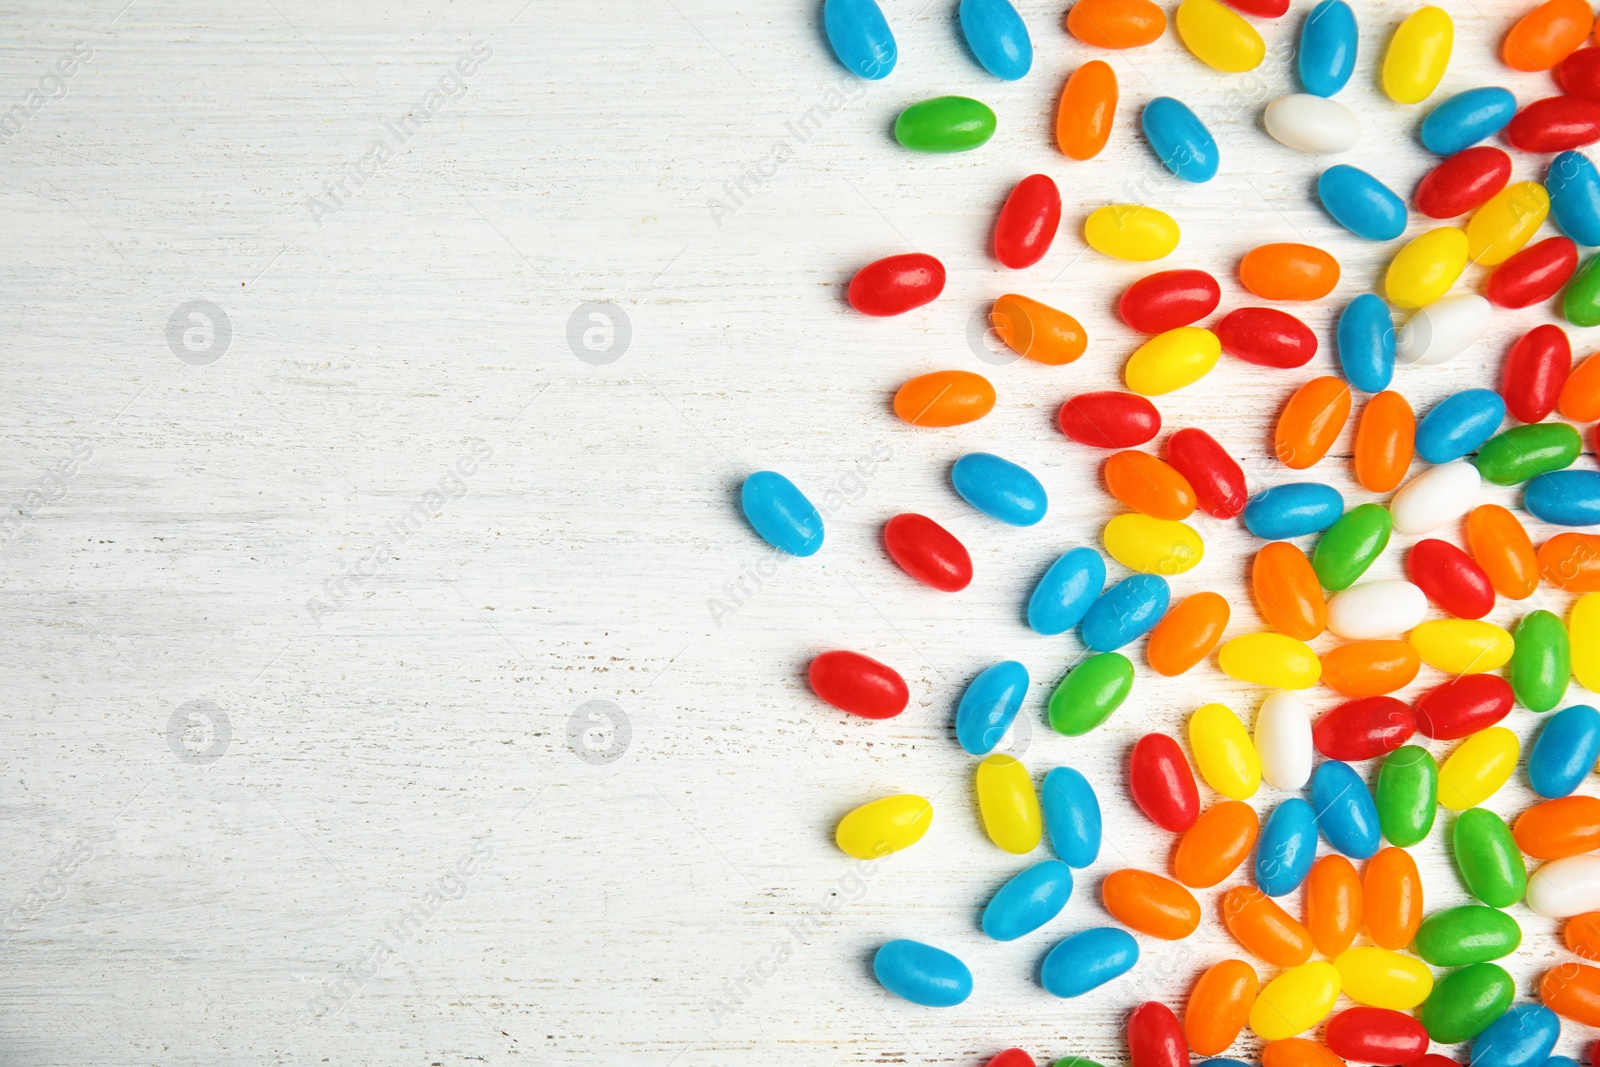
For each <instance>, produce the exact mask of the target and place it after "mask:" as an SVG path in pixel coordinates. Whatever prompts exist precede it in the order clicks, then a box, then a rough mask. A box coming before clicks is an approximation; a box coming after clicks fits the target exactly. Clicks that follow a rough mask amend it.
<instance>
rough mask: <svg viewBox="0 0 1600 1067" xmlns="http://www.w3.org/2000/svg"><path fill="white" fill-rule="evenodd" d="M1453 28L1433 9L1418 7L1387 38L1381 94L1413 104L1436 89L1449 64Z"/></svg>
mask: <svg viewBox="0 0 1600 1067" xmlns="http://www.w3.org/2000/svg"><path fill="white" fill-rule="evenodd" d="M1455 39H1456V26H1455V23H1454V22H1451V21H1450V16H1449V15H1448V14H1446V13H1445V12H1444V10H1443V9H1441V8H1437V7H1431V6H1430V7H1424V8H1419V9H1418V10H1416V11H1413V12H1412V13H1411V17H1410V18H1408V19H1406V20H1405V21H1404V22H1402V23H1401V24H1400V28H1399V29H1397V30H1395V31H1394V36H1393V37H1391V38H1389V51H1387V52H1386V53H1384V56H1383V91H1384V92H1385V93H1387V94H1389V99H1390V100H1393V101H1394V102H1395V103H1397V104H1415V103H1419V102H1421V101H1423V100H1426V99H1427V98H1428V94H1429V93H1431V92H1433V91H1434V90H1435V89H1437V88H1438V87H1439V79H1441V78H1443V77H1444V70H1445V68H1446V67H1448V66H1449V65H1450V49H1451V47H1452V46H1454V44H1455Z"/></svg>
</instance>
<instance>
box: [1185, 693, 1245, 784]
mask: <svg viewBox="0 0 1600 1067" xmlns="http://www.w3.org/2000/svg"><path fill="white" fill-rule="evenodd" d="M1189 748H1190V749H1191V750H1193V752H1194V762H1195V765H1196V766H1198V767H1199V768H1200V777H1202V778H1204V779H1205V780H1206V784H1207V785H1209V786H1210V787H1211V788H1212V789H1215V790H1216V791H1217V792H1219V793H1221V794H1222V795H1223V796H1225V797H1227V798H1228V799H1230V800H1249V799H1250V798H1251V797H1253V796H1255V795H1256V790H1257V789H1260V788H1261V757H1260V756H1259V755H1258V754H1257V753H1256V746H1255V743H1254V742H1252V741H1251V740H1250V734H1249V732H1248V731H1247V730H1245V728H1244V723H1242V722H1240V721H1239V716H1237V715H1235V714H1234V713H1233V709H1231V708H1229V707H1227V706H1226V705H1223V704H1207V705H1206V706H1205V707H1203V708H1201V709H1200V710H1199V711H1197V712H1195V713H1194V714H1193V715H1191V716H1189Z"/></svg>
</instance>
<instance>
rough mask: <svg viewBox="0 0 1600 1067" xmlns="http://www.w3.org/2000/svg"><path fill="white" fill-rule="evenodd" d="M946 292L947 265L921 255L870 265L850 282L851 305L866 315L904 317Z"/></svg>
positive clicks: (899, 257) (896, 258)
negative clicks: (908, 312)
mask: <svg viewBox="0 0 1600 1067" xmlns="http://www.w3.org/2000/svg"><path fill="white" fill-rule="evenodd" d="M942 292H944V264H943V263H940V262H939V261H938V260H937V259H934V258H933V257H932V256H926V255H923V254H922V253H920V252H908V253H906V254H905V255H903V256H888V257H886V258H884V259H880V260H877V261H876V262H874V263H868V264H867V265H866V266H865V267H862V268H861V269H860V270H859V271H857V272H856V276H855V277H854V278H852V279H850V293H849V296H850V306H851V307H853V308H855V309H856V310H857V311H859V312H861V313H862V314H863V315H878V316H886V315H903V314H905V313H906V312H907V311H910V310H911V309H912V308H919V307H921V306H922V305H924V304H927V303H929V302H931V301H933V300H935V299H936V298H937V297H938V296H939V294H940V293H942Z"/></svg>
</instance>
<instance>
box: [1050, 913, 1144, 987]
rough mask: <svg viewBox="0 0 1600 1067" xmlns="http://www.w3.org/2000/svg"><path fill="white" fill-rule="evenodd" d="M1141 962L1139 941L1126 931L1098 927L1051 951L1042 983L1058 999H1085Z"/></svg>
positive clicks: (1113, 927)
mask: <svg viewBox="0 0 1600 1067" xmlns="http://www.w3.org/2000/svg"><path fill="white" fill-rule="evenodd" d="M1138 962H1139V942H1137V941H1135V940H1134V939H1133V935H1132V934H1130V933H1128V931H1126V930H1122V929H1119V928H1117V927H1115V926H1097V927H1094V928H1093V929H1089V930H1080V931H1078V932H1077V933H1075V934H1073V935H1072V936H1071V937H1069V938H1067V939H1066V940H1065V941H1063V942H1061V944H1059V945H1057V946H1056V947H1055V948H1053V949H1051V950H1050V954H1049V955H1048V956H1046V957H1045V958H1044V963H1043V965H1041V966H1040V968H1039V984H1040V985H1042V986H1044V988H1045V991H1046V992H1047V993H1053V994H1055V995H1056V996H1058V997H1081V996H1082V995H1083V994H1085V993H1087V992H1089V990H1091V989H1096V988H1098V987H1100V986H1103V985H1105V984H1106V983H1107V982H1109V981H1111V980H1112V979H1113V978H1117V977H1120V976H1122V975H1124V974H1127V973H1128V972H1129V971H1130V970H1132V969H1133V965H1134V964H1135V963H1138Z"/></svg>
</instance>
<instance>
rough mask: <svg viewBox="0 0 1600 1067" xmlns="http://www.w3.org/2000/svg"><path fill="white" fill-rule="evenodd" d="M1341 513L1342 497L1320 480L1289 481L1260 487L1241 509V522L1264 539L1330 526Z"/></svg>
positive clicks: (1303, 533) (1271, 539)
mask: <svg viewBox="0 0 1600 1067" xmlns="http://www.w3.org/2000/svg"><path fill="white" fill-rule="evenodd" d="M1343 513H1344V497H1342V496H1340V495H1339V491H1338V490H1337V489H1335V488H1333V486H1331V485H1324V484H1323V483H1321V482H1291V483H1289V484H1288V485H1276V486H1273V487H1272V488H1271V489H1263V490H1262V491H1261V492H1259V493H1257V494H1256V495H1255V496H1253V497H1251V498H1250V502H1249V503H1248V504H1246V505H1245V508H1244V525H1245V528H1246V529H1248V530H1249V531H1250V532H1251V533H1253V534H1255V535H1256V536H1257V537H1260V538H1262V539H1264V540H1267V541H1280V540H1283V539H1285V538H1290V537H1303V536H1305V535H1306V534H1311V533H1317V532H1318V531H1320V530H1326V529H1327V528H1328V527H1330V526H1332V525H1333V524H1334V522H1335V521H1337V520H1338V518H1339V516H1340V515H1342V514H1343Z"/></svg>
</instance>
